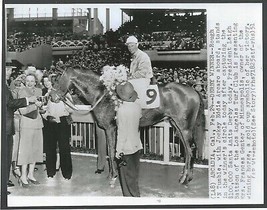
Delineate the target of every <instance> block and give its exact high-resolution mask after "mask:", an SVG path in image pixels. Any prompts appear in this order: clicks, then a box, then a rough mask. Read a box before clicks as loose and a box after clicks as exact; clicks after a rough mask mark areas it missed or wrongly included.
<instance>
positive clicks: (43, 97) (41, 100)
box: [37, 96, 48, 105]
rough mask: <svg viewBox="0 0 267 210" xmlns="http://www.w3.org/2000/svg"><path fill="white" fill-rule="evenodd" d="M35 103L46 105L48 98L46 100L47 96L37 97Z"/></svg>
mask: <svg viewBox="0 0 267 210" xmlns="http://www.w3.org/2000/svg"><path fill="white" fill-rule="evenodd" d="M37 101H40V102H42V103H43V104H44V105H46V104H47V102H48V98H47V96H38V97H37Z"/></svg>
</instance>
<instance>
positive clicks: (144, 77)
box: [125, 36, 153, 107]
mask: <svg viewBox="0 0 267 210" xmlns="http://www.w3.org/2000/svg"><path fill="white" fill-rule="evenodd" d="M125 44H126V45H127V47H128V50H129V51H130V53H131V55H132V59H131V65H130V77H129V82H130V83H131V84H132V85H133V86H134V89H135V91H136V92H137V94H138V98H139V99H137V103H140V105H141V107H144V106H145V105H146V101H145V99H146V89H147V87H148V86H149V84H150V79H151V78H152V77H153V71H152V67H151V61H150V58H149V56H148V55H147V54H146V53H145V52H143V51H142V50H140V49H139V48H138V40H137V38H136V37H134V36H129V37H128V39H127V40H126V43H125Z"/></svg>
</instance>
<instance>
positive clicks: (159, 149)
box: [71, 112, 208, 162]
mask: <svg viewBox="0 0 267 210" xmlns="http://www.w3.org/2000/svg"><path fill="white" fill-rule="evenodd" d="M205 113H206V114H207V112H205ZM73 118H74V123H73V124H72V129H71V145H72V146H73V147H84V148H87V149H96V147H97V143H96V137H95V136H96V135H95V124H94V121H93V119H92V116H90V114H87V115H82V114H78V115H75V113H74V114H73ZM206 134H207V129H206ZM206 136H207V135H206ZM140 138H141V141H142V144H143V153H144V154H145V155H146V154H150V153H152V154H156V155H162V156H163V161H164V162H169V161H170V157H183V155H184V147H183V144H182V143H181V141H180V139H179V138H178V137H176V136H175V133H174V130H173V128H172V127H171V126H170V124H169V122H167V121H163V122H160V123H158V124H156V125H153V126H149V127H144V128H141V129H140ZM203 147H204V148H203V154H202V156H203V157H204V158H205V159H207V157H208V154H207V147H208V144H207V141H206V140H205V143H204V145H203ZM95 151H96V150H95Z"/></svg>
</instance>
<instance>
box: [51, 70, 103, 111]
mask: <svg viewBox="0 0 267 210" xmlns="http://www.w3.org/2000/svg"><path fill="white" fill-rule="evenodd" d="M64 73H65V72H63V74H62V75H61V76H63V75H64ZM54 90H55V89H54ZM69 92H70V89H69V87H68V88H67V91H66V92H65V93H64V94H63V95H58V94H57V93H56V92H55V95H56V96H55V100H57V99H59V100H61V101H62V102H63V103H64V104H65V105H67V106H68V107H70V108H71V109H72V110H74V111H81V110H79V109H78V108H77V107H76V106H75V105H74V104H73V103H72V102H71V101H70V100H68V98H67V97H66V95H67V93H69ZM107 93H108V91H105V92H104V93H103V95H102V96H101V97H100V98H99V99H98V100H97V101H96V103H95V104H94V105H93V106H92V107H91V108H90V109H89V110H88V112H86V113H83V114H82V115H86V114H88V113H90V112H91V111H93V110H94V109H95V107H96V106H97V105H98V104H99V103H100V101H101V100H102V99H103V98H104V97H105V95H106V94H107ZM69 103H70V104H69ZM79 114H80V113H79Z"/></svg>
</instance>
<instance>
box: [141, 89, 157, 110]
mask: <svg viewBox="0 0 267 210" xmlns="http://www.w3.org/2000/svg"><path fill="white" fill-rule="evenodd" d="M145 102H146V103H145V105H144V106H142V109H154V108H158V107H159V105H160V96H159V87H158V85H149V86H148V88H147V90H146V99H145Z"/></svg>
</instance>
